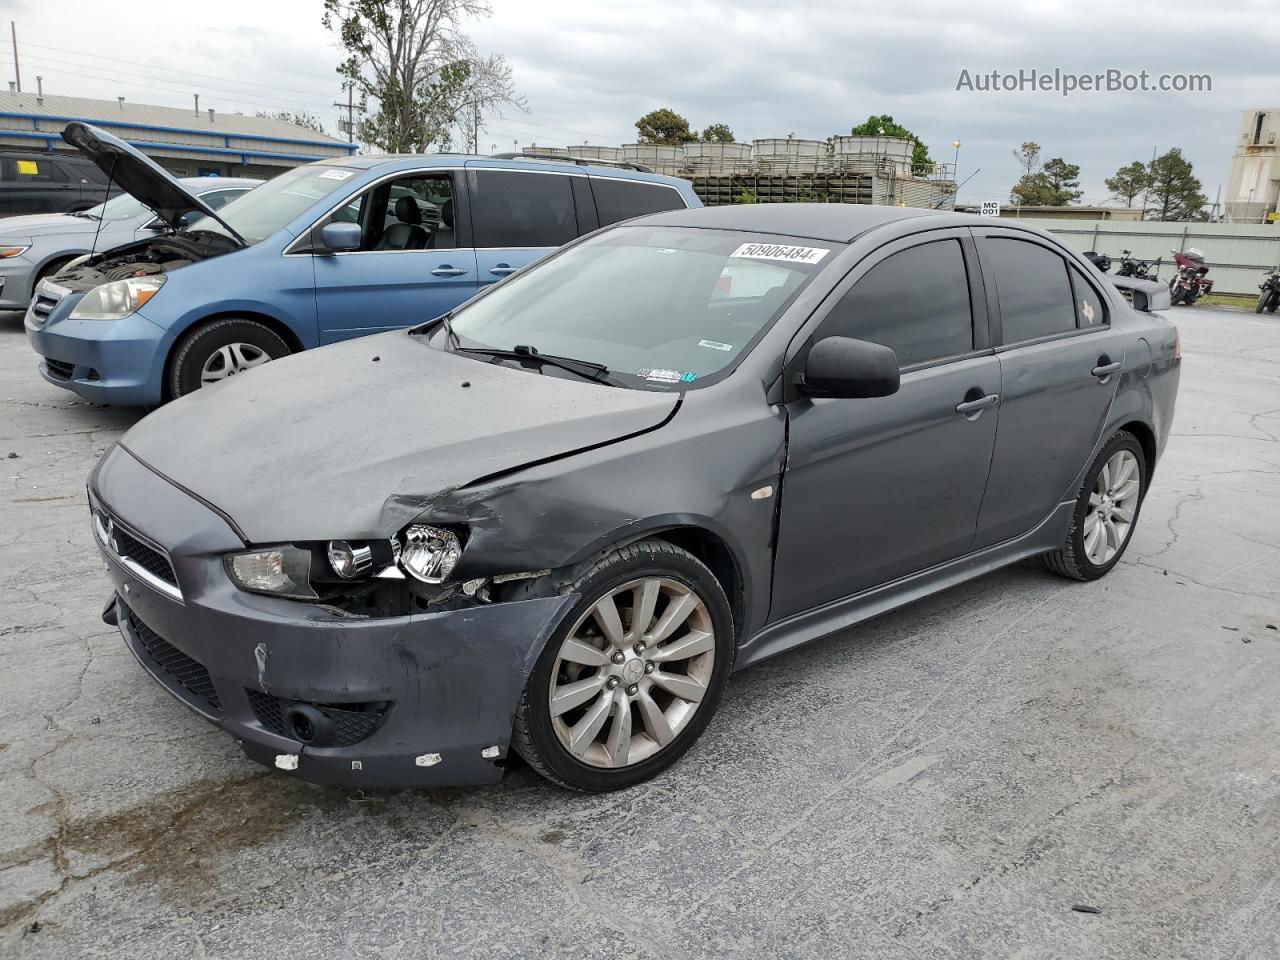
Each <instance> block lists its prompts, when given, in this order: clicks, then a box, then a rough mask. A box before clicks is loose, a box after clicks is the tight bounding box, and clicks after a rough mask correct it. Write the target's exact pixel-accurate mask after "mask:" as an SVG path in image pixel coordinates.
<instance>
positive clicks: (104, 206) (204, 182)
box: [0, 177, 262, 310]
mask: <svg viewBox="0 0 1280 960" xmlns="http://www.w3.org/2000/svg"><path fill="white" fill-rule="evenodd" d="M179 182H180V183H181V184H182V185H183V187H185V188H186V189H187V190H189V191H191V192H192V193H194V194H195V195H196V196H198V197H200V199H201V200H203V201H204V202H205V203H207V204H208V205H209V206H210V207H212V208H213V209H215V210H216V209H218V208H219V207H221V206H222V205H223V204H225V203H227V202H229V201H231V200H234V199H235V198H236V197H238V196H240V195H241V194H243V193H247V192H248V191H250V190H252V189H253V188H254V187H256V186H257V185H258V184H260V183H262V181H261V180H251V179H248V178H238V177H187V178H186V179H183V180H181V181H179ZM168 229H169V228H168V226H167V225H166V224H165V222H164V221H163V220H161V219H160V218H159V217H157V216H156V215H155V213H154V212H152V211H151V210H150V209H149V208H148V207H146V206H144V205H143V204H142V202H141V201H140V200H138V199H136V198H135V197H132V196H130V195H129V194H127V193H122V194H120V195H119V196H117V197H113V198H112V199H110V200H108V201H107V202H106V203H100V204H98V206H96V207H91V208H90V209H88V210H84V211H81V212H78V213H42V214H33V215H31V216H25V217H6V218H4V219H0V310H25V309H27V305H28V304H29V303H30V302H31V295H32V291H34V290H35V288H36V284H38V283H39V282H40V281H41V280H42V279H43V278H44V277H47V276H52V275H53V274H54V273H56V272H57V271H58V269H59V268H61V267H62V266H64V265H65V264H67V263H68V262H70V261H71V260H74V259H75V258H76V257H79V256H81V255H83V254H86V253H89V252H91V251H93V250H109V249H111V248H112V247H118V246H120V245H121V244H124V243H132V242H133V241H135V240H142V239H144V238H146V237H147V236H150V235H152V234H155V233H162V232H164V231H165V230H168Z"/></svg>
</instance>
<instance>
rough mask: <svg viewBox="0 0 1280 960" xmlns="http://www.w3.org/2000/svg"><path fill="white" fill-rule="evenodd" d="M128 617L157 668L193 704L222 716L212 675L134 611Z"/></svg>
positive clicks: (220, 704) (129, 612)
mask: <svg viewBox="0 0 1280 960" xmlns="http://www.w3.org/2000/svg"><path fill="white" fill-rule="evenodd" d="M127 615H128V618H129V625H130V626H131V627H133V632H134V633H135V634H136V635H137V637H138V642H139V643H141V644H142V648H143V649H144V650H146V651H147V653H148V654H150V656H151V659H152V660H154V661H155V662H156V665H157V666H158V667H159V668H160V669H161V670H163V671H164V672H165V673H167V674H168V675H169V676H170V677H172V678H173V679H174V681H176V682H177V684H178V685H179V686H180V687H182V689H183V690H185V691H187V693H189V694H190V695H191V698H192V699H193V700H196V701H198V703H199V704H200V705H203V706H205V707H206V708H208V709H210V710H212V711H213V712H215V713H221V712H222V702H221V701H220V700H219V699H218V691H217V690H215V689H214V688H213V680H212V679H210V677H209V671H208V670H206V669H205V668H204V667H202V666H201V665H200V664H199V663H197V662H196V661H195V660H192V659H191V658H190V657H189V656H187V655H186V654H185V653H183V652H182V651H181V650H179V649H178V648H177V647H175V646H174V645H173V644H171V643H169V642H168V641H167V640H165V639H164V638H163V637H162V636H160V634H158V633H156V632H155V631H154V630H152V629H151V628H150V627H148V626H147V625H146V624H145V623H143V622H142V621H141V620H139V619H138V617H137V614H135V613H134V612H133V611H132V610H129V611H128V614H127Z"/></svg>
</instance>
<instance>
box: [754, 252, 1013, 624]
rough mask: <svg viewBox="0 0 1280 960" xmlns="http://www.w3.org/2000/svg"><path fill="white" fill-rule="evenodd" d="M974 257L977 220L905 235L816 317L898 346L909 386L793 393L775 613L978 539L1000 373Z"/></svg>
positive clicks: (815, 602) (949, 555)
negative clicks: (972, 233) (856, 395)
mask: <svg viewBox="0 0 1280 960" xmlns="http://www.w3.org/2000/svg"><path fill="white" fill-rule="evenodd" d="M975 260H976V253H975V252H974V251H973V246H972V242H971V241H970V239H969V236H968V233H967V232H966V231H964V230H959V229H957V230H946V231H929V232H927V233H926V234H917V235H915V236H913V237H910V238H907V239H904V240H899V241H895V242H894V243H891V244H888V245H886V246H885V247H882V248H880V250H878V251H876V252H875V253H874V254H872V255H871V256H870V257H868V258H867V259H866V260H864V261H862V262H861V263H860V264H859V265H858V266H857V267H856V268H854V270H853V271H852V272H851V273H850V275H849V277H848V278H846V279H845V280H844V281H842V282H841V284H840V285H839V286H838V287H837V288H836V289H835V291H833V293H832V295H831V296H830V297H828V298H827V300H826V303H829V304H833V305H832V306H831V307H830V308H829V309H828V310H827V312H826V313H825V315H823V316H822V317H821V319H820V320H819V321H818V326H817V327H816V329H814V328H813V327H812V322H811V324H810V331H811V332H810V333H809V334H808V341H807V345H812V343H814V342H817V341H818V340H821V339H823V338H825V337H829V336H843V337H853V338H856V339H860V340H870V341H872V342H875V343H882V344H884V345H885V346H889V347H892V348H893V349H894V351H895V352H896V353H897V354H898V360H899V363H900V365H901V367H902V385H901V388H900V389H899V391H898V392H897V393H896V394H894V395H892V396H889V397H877V398H871V399H833V398H827V399H812V398H800V399H796V400H793V401H791V402H790V403H789V404H788V405H787V406H788V419H789V428H788V429H789V434H788V443H787V467H786V475H785V477H784V479H783V483H782V505H781V513H780V518H779V530H778V546H777V554H776V560H775V564H774V590H773V606H772V608H771V611H770V618H771V619H777V618H779V617H785V616H788V615H790V614H794V613H799V612H801V611H803V610H806V609H809V608H812V607H815V606H819V605H821V604H824V603H829V602H831V601H834V600H839V599H841V598H842V597H847V596H850V595H852V594H855V593H858V592H860V591H863V590H866V589H868V588H870V587H874V586H876V585H878V584H881V583H885V582H888V581H890V580H894V579H897V578H898V577H902V576H905V575H907V574H910V573H914V572H916V571H918V570H922V569H924V568H926V567H930V566H933V565H934V564H938V563H942V562H944V561H946V560H950V559H953V558H955V557H958V556H960V555H962V554H964V553H965V552H966V551H967V550H968V549H969V547H970V544H971V543H972V540H973V534H974V527H975V524H976V523H977V518H978V510H979V508H980V506H981V504H982V492H983V487H984V485H985V483H986V479H987V470H988V467H989V466H990V462H991V450H992V446H993V445H994V443H995V436H996V421H997V417H998V416H999V408H998V397H997V396H996V394H997V392H998V390H999V380H1000V369H999V361H997V360H996V358H995V356H994V355H993V353H992V351H991V350H990V349H989V347H988V342H987V331H986V312H985V299H984V298H983V297H982V295H981V293H980V290H981V287H980V284H978V283H977V282H976V263H975ZM971 276H973V277H974V281H972V282H971V280H970V277H971ZM753 279H754V278H753ZM733 280H734V287H735V288H736V287H737V286H738V280H739V278H738V277H734V278H733ZM806 353H807V347H806V348H805V349H803V350H802V351H801V353H800V354H799V355H798V356H797V358H796V360H795V361H794V362H793V363H792V364H789V367H788V370H789V371H790V372H789V373H788V376H790V375H791V372H795V371H798V370H799V369H800V364H801V363H802V362H803V357H804V355H805V354H806ZM973 401H980V402H979V404H978V405H977V406H973V405H972V403H973ZM981 401H985V403H983V402H981ZM966 403H969V404H970V406H968V407H962V406H961V405H962V404H966ZM957 408H960V409H957Z"/></svg>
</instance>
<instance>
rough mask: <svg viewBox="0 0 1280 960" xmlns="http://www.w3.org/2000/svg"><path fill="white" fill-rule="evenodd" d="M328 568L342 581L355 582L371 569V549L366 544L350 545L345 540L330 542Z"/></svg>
mask: <svg viewBox="0 0 1280 960" xmlns="http://www.w3.org/2000/svg"><path fill="white" fill-rule="evenodd" d="M326 552H327V553H328V554H329V566H330V567H332V568H333V572H334V573H336V574H337V575H338V576H340V577H341V578H342V579H343V580H355V579H356V578H357V577H363V576H364V575H365V574H367V573H368V572H369V571H370V570H372V569H373V548H372V547H370V546H369V545H368V544H367V543H362V544H354V545H353V544H351V543H348V542H347V541H346V540H330V541H329V548H328V550H327V551H326Z"/></svg>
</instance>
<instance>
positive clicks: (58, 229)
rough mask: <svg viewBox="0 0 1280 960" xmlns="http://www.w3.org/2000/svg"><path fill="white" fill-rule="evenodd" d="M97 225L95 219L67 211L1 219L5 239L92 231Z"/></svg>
mask: <svg viewBox="0 0 1280 960" xmlns="http://www.w3.org/2000/svg"><path fill="white" fill-rule="evenodd" d="M96 225H97V221H95V220H90V219H87V218H85V217H72V216H69V215H68V214H65V213H35V214H31V215H30V216H25V217H5V218H4V219H3V220H0V237H2V238H4V239H5V240H9V239H15V240H16V239H26V240H30V239H32V238H33V237H50V236H54V235H55V234H59V233H92V232H93V228H94V227H95V226H96Z"/></svg>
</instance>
